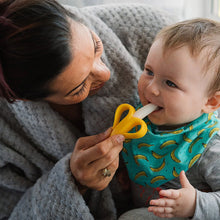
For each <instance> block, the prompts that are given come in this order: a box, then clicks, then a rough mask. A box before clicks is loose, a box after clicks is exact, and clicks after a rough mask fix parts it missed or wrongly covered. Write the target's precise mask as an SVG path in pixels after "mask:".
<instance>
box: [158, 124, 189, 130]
mask: <svg viewBox="0 0 220 220" xmlns="http://www.w3.org/2000/svg"><path fill="white" fill-rule="evenodd" d="M187 124H188V123H185V124H180V125H161V126H157V127H158V130H160V131H171V130H176V129H178V128H181V127H184V126H186V125H187Z"/></svg>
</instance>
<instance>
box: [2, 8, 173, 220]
mask: <svg viewBox="0 0 220 220" xmlns="http://www.w3.org/2000/svg"><path fill="white" fill-rule="evenodd" d="M69 9H70V10H72V12H73V13H75V14H76V15H77V16H78V17H80V18H81V20H82V21H83V23H84V24H86V25H87V26H88V27H89V28H91V29H92V30H94V31H95V32H96V33H97V34H98V35H99V36H100V38H101V39H102V41H103V44H104V49H105V51H104V54H103V61H104V62H105V63H106V65H107V66H108V67H109V68H110V71H111V79H110V80H109V81H108V82H107V83H106V85H105V86H104V87H103V88H102V89H101V90H100V91H99V92H98V94H97V95H95V96H92V97H90V98H88V99H87V100H85V101H84V102H83V117H84V121H85V127H86V130H85V133H86V134H88V135H91V134H96V133H99V132H103V131H104V130H105V129H107V128H108V127H109V126H111V125H112V122H113V116H114V111H115V109H116V107H117V106H118V105H119V104H121V103H122V102H128V103H130V104H132V105H135V104H137V97H138V96H137V80H138V78H139V76H140V74H141V72H142V69H143V64H144V61H145V58H146V56H147V53H148V50H149V47H150V45H151V43H152V40H153V38H154V36H155V34H156V33H157V32H158V31H159V29H161V28H162V27H163V26H165V25H167V24H169V23H171V21H172V20H171V18H170V17H169V16H167V15H165V14H164V13H163V12H160V11H158V10H155V9H153V8H151V7H148V6H146V5H112V6H96V7H87V8H82V9H77V8H69ZM0 129H1V132H0V193H1V196H0V219H1V218H4V217H9V216H10V218H9V219H19V220H21V219H28V220H29V219H42V220H45V219H84V220H89V219H116V214H117V213H116V212H117V211H116V207H115V204H117V201H113V199H112V193H113V195H115V194H116V195H117V192H120V189H118V188H117V187H116V185H117V184H116V185H114V186H112V187H111V188H112V189H114V192H110V189H109V188H107V189H105V190H103V191H101V192H97V191H92V192H91V195H90V196H89V198H88V201H85V200H84V198H83V197H82V196H81V194H80V193H79V192H78V190H77V187H76V186H75V183H74V178H73V176H72V174H71V172H70V168H69V159H70V155H71V152H72V151H73V148H74V144H75V142H76V140H77V138H78V137H80V136H81V135H82V134H81V133H80V132H79V131H78V130H77V129H76V128H75V127H74V126H73V125H72V124H70V123H69V122H68V121H66V120H65V119H64V118H63V117H62V116H60V115H59V114H58V113H56V112H54V111H53V110H52V109H51V108H50V106H49V105H48V104H47V103H45V102H29V101H25V102H23V101H18V102H16V103H14V104H8V103H7V102H6V101H5V100H2V99H1V100H0ZM114 182H115V180H114V181H113V183H114ZM113 183H112V184H113ZM122 198H123V196H122V194H120V201H122ZM118 199H119V198H118ZM125 205H126V203H125ZM119 212H120V210H119Z"/></svg>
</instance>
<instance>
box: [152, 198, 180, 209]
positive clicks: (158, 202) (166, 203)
mask: <svg viewBox="0 0 220 220" xmlns="http://www.w3.org/2000/svg"><path fill="white" fill-rule="evenodd" d="M175 204H176V201H175V200H174V199H167V198H162V199H154V200H151V201H150V205H153V206H161V207H173V206H174V205H175Z"/></svg>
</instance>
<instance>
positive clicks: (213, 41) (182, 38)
mask: <svg viewBox="0 0 220 220" xmlns="http://www.w3.org/2000/svg"><path fill="white" fill-rule="evenodd" d="M157 39H162V42H163V51H164V53H166V51H168V50H169V49H177V48H180V47H182V46H187V47H188V48H189V50H190V53H191V55H192V56H198V55H199V54H200V53H201V52H202V51H203V50H204V49H206V51H205V52H207V54H206V55H207V56H206V57H205V58H206V61H205V63H204V67H205V69H206V70H209V69H210V68H211V67H213V66H214V67H215V68H214V69H215V77H214V80H213V82H212V84H211V85H210V88H209V91H208V92H209V94H213V93H215V92H216V91H219V90H220V22H217V21H213V20H210V19H204V18H197V19H192V20H186V21H182V22H179V23H176V24H174V25H170V26H167V27H165V28H163V29H162V30H161V31H160V32H159V33H158V34H157V36H156V38H155V40H157Z"/></svg>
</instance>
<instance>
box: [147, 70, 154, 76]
mask: <svg viewBox="0 0 220 220" xmlns="http://www.w3.org/2000/svg"><path fill="white" fill-rule="evenodd" d="M145 70H146V71H147V75H148V76H153V75H154V73H153V72H152V71H151V70H149V69H145Z"/></svg>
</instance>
